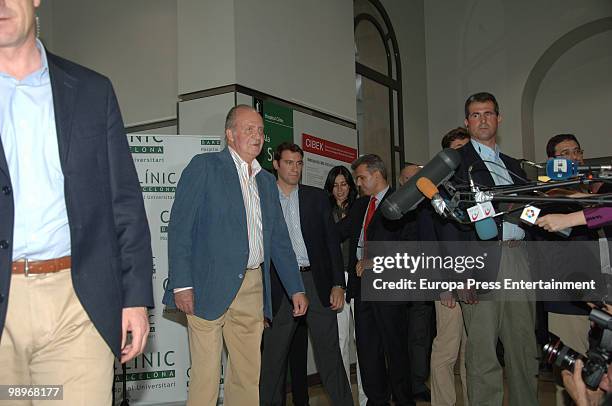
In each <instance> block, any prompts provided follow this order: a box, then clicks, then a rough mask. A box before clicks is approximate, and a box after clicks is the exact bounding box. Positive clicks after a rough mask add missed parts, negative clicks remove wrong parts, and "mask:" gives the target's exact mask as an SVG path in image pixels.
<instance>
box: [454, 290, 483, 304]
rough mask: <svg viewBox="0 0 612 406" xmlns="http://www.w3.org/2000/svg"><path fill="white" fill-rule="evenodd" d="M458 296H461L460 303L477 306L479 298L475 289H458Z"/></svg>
mask: <svg viewBox="0 0 612 406" xmlns="http://www.w3.org/2000/svg"><path fill="white" fill-rule="evenodd" d="M457 295H458V296H459V301H461V302H464V303H467V304H477V303H478V296H477V295H476V291H475V290H474V289H473V288H470V289H457Z"/></svg>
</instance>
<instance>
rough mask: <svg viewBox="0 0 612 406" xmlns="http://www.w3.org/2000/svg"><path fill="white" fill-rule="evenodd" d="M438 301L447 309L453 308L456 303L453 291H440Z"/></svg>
mask: <svg viewBox="0 0 612 406" xmlns="http://www.w3.org/2000/svg"><path fill="white" fill-rule="evenodd" d="M440 303H441V304H442V306H446V307H448V308H449V309H454V308H455V306H456V305H457V302H455V298H454V296H453V292H442V293H440Z"/></svg>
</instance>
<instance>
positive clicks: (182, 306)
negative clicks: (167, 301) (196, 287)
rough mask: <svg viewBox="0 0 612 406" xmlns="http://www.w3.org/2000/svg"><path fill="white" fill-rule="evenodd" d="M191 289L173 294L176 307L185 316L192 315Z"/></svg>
mask: <svg viewBox="0 0 612 406" xmlns="http://www.w3.org/2000/svg"><path fill="white" fill-rule="evenodd" d="M193 302H194V300H193V289H186V290H181V291H180V292H176V293H175V294H174V303H175V304H176V307H177V308H178V309H179V310H180V311H182V312H183V313H185V314H193Z"/></svg>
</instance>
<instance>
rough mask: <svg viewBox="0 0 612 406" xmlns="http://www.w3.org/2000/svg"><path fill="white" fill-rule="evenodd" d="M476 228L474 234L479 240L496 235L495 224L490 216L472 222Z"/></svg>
mask: <svg viewBox="0 0 612 406" xmlns="http://www.w3.org/2000/svg"><path fill="white" fill-rule="evenodd" d="M474 227H475V228H476V234H478V238H480V239H481V240H491V239H493V238H495V237H497V224H495V220H493V219H492V218H491V217H487V218H486V219H483V220H480V221H477V222H476V223H475V224H474Z"/></svg>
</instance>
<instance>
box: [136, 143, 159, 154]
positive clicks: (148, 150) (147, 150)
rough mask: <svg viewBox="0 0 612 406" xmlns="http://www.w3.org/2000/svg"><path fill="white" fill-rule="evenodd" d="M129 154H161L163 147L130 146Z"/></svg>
mask: <svg viewBox="0 0 612 406" xmlns="http://www.w3.org/2000/svg"><path fill="white" fill-rule="evenodd" d="M130 152H131V153H132V154H163V153H164V147H162V146H159V145H132V146H131V147H130Z"/></svg>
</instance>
